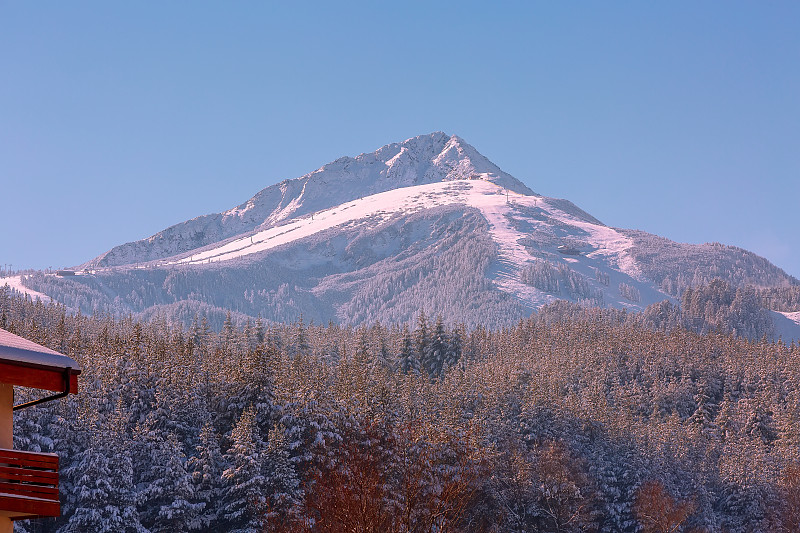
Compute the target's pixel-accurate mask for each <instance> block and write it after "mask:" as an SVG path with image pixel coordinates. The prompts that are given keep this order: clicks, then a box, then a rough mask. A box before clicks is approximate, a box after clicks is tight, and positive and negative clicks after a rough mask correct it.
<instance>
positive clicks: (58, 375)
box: [0, 329, 81, 394]
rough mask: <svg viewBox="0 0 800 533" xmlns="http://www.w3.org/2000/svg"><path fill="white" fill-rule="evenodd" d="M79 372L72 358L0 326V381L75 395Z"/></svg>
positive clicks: (78, 367) (79, 369) (77, 365)
mask: <svg viewBox="0 0 800 533" xmlns="http://www.w3.org/2000/svg"><path fill="white" fill-rule="evenodd" d="M80 373H81V367H80V365H79V364H78V363H77V361H75V360H74V359H73V358H71V357H67V356H66V355H63V354H60V353H58V352H56V351H55V350H51V349H50V348H46V347H44V346H41V345H39V344H36V343H35V342H31V341H29V340H27V339H23V338H22V337H20V336H18V335H14V334H13V333H9V332H8V331H6V330H4V329H0V383H5V384H10V385H19V386H22V387H31V388H36V389H45V390H51V391H56V392H71V393H73V394H76V393H77V392H78V374H80Z"/></svg>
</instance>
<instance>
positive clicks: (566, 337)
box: [0, 285, 800, 532]
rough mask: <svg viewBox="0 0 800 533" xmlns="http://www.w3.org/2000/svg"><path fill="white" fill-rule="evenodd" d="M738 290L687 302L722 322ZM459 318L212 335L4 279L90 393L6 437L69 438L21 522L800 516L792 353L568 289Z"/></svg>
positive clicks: (389, 524) (229, 329)
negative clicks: (50, 297) (49, 511)
mask: <svg viewBox="0 0 800 533" xmlns="http://www.w3.org/2000/svg"><path fill="white" fill-rule="evenodd" d="M726 290H727V291H728V293H729V292H731V289H730V286H728V287H727V289H726V287H724V286H719V285H718V286H714V287H712V286H709V287H707V288H703V289H697V291H696V292H695V293H691V294H690V295H689V296H685V298H687V303H688V304H689V305H694V304H696V305H697V307H698V309H699V307H701V306H702V307H703V308H704V309H705V308H708V309H709V310H712V309H714V310H715V311H714V313H715V316H718V317H720V318H719V320H720V321H723V322H724V321H725V320H728V321H731V320H734V319H732V318H731V316H733V315H735V313H733V312H732V311H731V310H732V309H733V310H736V309H738V307H737V306H736V305H734V300H735V299H736V295H735V294H734V296H733V298H729V297H728V296H727V293H726V292H725V291H726ZM762 296H763V295H757V294H755V293H753V294H750V293H748V294H745V293H744V292H742V293H741V294H740V300H742V301H743V302H745V303H746V302H750V301H751V300H753V301H754V300H757V299H758V298H759V297H762ZM693 302H694V303H693ZM708 302H712V304H709V305H706V304H707V303H708ZM737 305H738V304H737ZM742 305H743V306H744V307H747V306H746V305H744V304H742ZM740 307H742V306H740ZM709 312H711V311H709ZM732 313H733V315H732ZM446 319H447V317H444V319H442V318H438V317H426V316H425V314H424V313H421V314H420V315H419V317H418V319H417V321H416V324H414V326H413V327H409V326H386V325H381V324H374V325H371V326H361V327H357V328H354V327H340V326H337V325H333V324H329V325H327V326H322V325H315V324H305V323H304V322H303V321H302V320H300V321H298V322H295V323H293V324H285V325H279V324H269V325H267V324H264V323H261V322H260V321H252V322H246V323H244V324H243V325H241V327H239V326H236V325H235V324H234V321H233V320H232V319H229V320H227V321H226V323H225V325H224V326H223V327H222V329H221V331H219V332H215V331H213V330H212V329H211V328H210V327H209V326H208V322H207V321H205V320H203V318H202V317H197V318H196V320H195V321H194V323H193V325H192V327H190V328H183V327H179V326H174V325H171V324H168V323H166V322H164V321H159V320H153V321H150V322H147V323H140V322H137V321H135V320H134V319H132V318H127V319H115V318H111V317H106V316H84V315H70V314H67V313H66V312H65V310H64V308H63V307H61V306H58V305H56V304H50V305H45V304H42V303H41V302H38V301H37V302H32V301H31V300H30V299H29V298H23V297H20V296H17V295H15V294H12V293H11V292H10V291H8V290H2V289H0V327H2V328H5V329H7V330H9V331H11V332H13V333H16V334H18V335H22V336H24V337H26V338H28V339H31V340H33V341H35V342H38V343H41V344H44V345H46V346H48V347H50V348H53V349H56V350H59V351H61V352H63V353H65V354H67V355H70V356H71V357H73V358H75V359H77V360H78V361H79V362H80V363H81V365H82V367H83V373H82V374H81V379H80V382H81V389H80V394H78V395H77V397H75V398H73V397H70V398H69V399H63V400H60V401H59V402H53V403H49V404H45V405H43V406H40V407H36V408H32V409H28V410H24V411H22V412H20V413H18V415H17V416H16V417H15V445H16V447H18V448H20V449H26V450H32V451H46V452H56V453H58V454H59V455H60V457H61V465H62V475H61V477H62V486H61V496H62V510H63V516H62V517H60V518H58V519H47V520H40V521H36V522H29V523H26V522H20V523H18V525H17V527H18V529H19V531H27V532H55V531H58V532H78V531H81V532H83V531H139V532H143V531H151V532H167V531H170V532H171V531H208V532H210V531H238V532H256V531H309V532H311V531H314V532H340V531H398V532H447V531H449V532H456V531H478V532H480V531H487V532H488V531H497V532H500V531H510V532H523V531H553V532H555V531H575V532H577V531H598V532H616V531H621V532H635V531H730V532H751V531H797V530H798V527H800V514H799V513H798V508H800V423H798V422H799V421H800V386H799V385H798V384H800V347H798V346H795V345H794V344H793V343H792V344H790V345H789V346H787V345H785V344H784V343H782V342H777V343H771V342H766V341H759V340H747V339H745V338H741V337H735V336H732V335H729V334H727V333H723V332H722V331H723V330H725V328H724V327H714V328H711V327H709V328H704V329H703V330H702V332H701V333H702V334H700V333H698V332H697V331H690V329H691V328H690V329H687V328H685V327H684V326H685V323H684V322H685V317H683V316H682V315H681V314H680V313H679V312H678V311H676V308H675V307H674V306H671V305H664V306H660V307H659V306H656V307H653V308H651V309H648V310H647V311H646V312H645V313H642V314H633V313H626V312H624V311H617V310H601V309H588V308H583V307H579V306H576V305H572V304H565V303H556V304H553V305H550V306H546V307H544V308H542V309H541V310H540V311H539V312H538V313H536V314H534V315H532V316H531V317H530V318H529V319H526V320H522V321H520V322H519V323H518V324H516V325H515V326H514V327H510V328H506V329H501V330H487V329H484V328H480V327H477V328H472V329H467V328H465V327H463V326H459V325H457V324H451V323H449V322H447V320H446ZM720 323H722V322H720ZM731 323H733V322H731ZM17 394H18V397H19V398H18V399H19V400H20V401H21V400H24V399H26V398H27V397H29V396H30V395H31V393H30V392H29V391H25V390H19V391H18V393H17Z"/></svg>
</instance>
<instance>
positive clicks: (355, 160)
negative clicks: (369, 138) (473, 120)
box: [87, 131, 534, 266]
mask: <svg viewBox="0 0 800 533" xmlns="http://www.w3.org/2000/svg"><path fill="white" fill-rule="evenodd" d="M462 179H480V180H484V181H487V182H491V183H494V184H496V185H498V186H500V187H502V188H504V189H508V190H510V191H513V192H517V193H519V194H523V195H532V194H534V193H533V191H531V190H530V189H529V188H528V187H526V186H525V185H524V184H523V183H522V182H520V181H518V180H517V179H515V178H514V177H512V176H511V175H509V174H507V173H505V172H503V171H502V170H501V169H500V168H499V167H498V166H497V165H495V164H494V163H492V162H491V161H489V160H488V159H487V158H486V157H484V156H483V155H482V154H480V153H479V152H478V151H477V150H476V149H475V148H473V147H472V146H471V145H469V144H468V143H467V142H466V141H464V140H463V139H462V138H460V137H458V136H457V135H448V134H446V133H444V132H441V131H437V132H433V133H430V134H427V135H419V136H417V137H412V138H410V139H406V140H405V141H403V142H400V143H393V144H387V145H385V146H383V147H381V148H379V149H378V150H376V151H374V152H370V153H363V154H360V155H358V156H356V157H341V158H339V159H337V160H335V161H333V162H331V163H328V164H326V165H323V166H322V167H320V168H318V169H317V170H315V171H313V172H310V173H308V174H306V175H304V176H301V177H299V178H295V179H288V180H284V181H282V182H280V183H278V184H276V185H272V186H270V187H267V188H265V189H263V190H262V191H260V192H258V193H257V194H256V195H255V196H253V197H252V198H250V199H249V200H247V201H246V202H244V203H242V204H240V205H239V206H237V207H234V208H232V209H229V210H227V211H225V212H223V213H219V214H213V215H206V216H202V217H198V218H195V219H192V220H189V221H186V222H183V223H181V224H177V225H175V226H172V227H170V228H167V229H165V230H164V231H162V232H159V233H157V234H156V235H153V236H151V237H149V238H147V239H143V240H141V241H136V242H132V243H127V244H123V245H121V246H118V247H116V248H114V249H112V250H110V251H108V252H106V253H105V254H103V255H101V256H100V257H98V258H96V259H94V260H92V261H90V262H89V263H87V265H91V266H114V265H125V264H131V263H140V262H146V261H152V260H156V259H161V258H165V257H169V256H172V255H175V254H178V253H182V252H187V251H189V250H194V249H197V248H200V247H203V246H207V245H209V244H212V243H214V242H218V241H221V240H224V239H227V238H230V237H232V236H234V235H237V234H240V233H243V232H248V231H253V230H256V229H265V228H269V227H272V226H274V225H276V224H281V223H283V222H285V221H287V220H289V219H291V218H294V217H298V216H304V215H308V214H312V213H315V212H318V211H323V210H325V209H329V208H332V207H334V206H337V205H340V204H343V203H345V202H348V201H352V200H355V199H359V198H364V197H366V196H370V195H374V194H379V193H382V192H386V191H392V190H395V189H400V188H404V187H413V186H417V185H424V184H431V183H437V182H446V181H453V180H462Z"/></svg>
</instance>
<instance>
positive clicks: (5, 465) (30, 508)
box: [0, 448, 61, 520]
mask: <svg viewBox="0 0 800 533" xmlns="http://www.w3.org/2000/svg"><path fill="white" fill-rule="evenodd" d="M0 514H2V515H5V516H10V517H11V518H12V519H15V520H17V519H23V518H36V517H39V516H59V515H60V514H61V507H60V504H59V501H58V455H56V454H54V453H35V452H23V451H19V450H7V449H4V448H0Z"/></svg>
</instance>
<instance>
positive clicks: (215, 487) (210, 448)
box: [188, 421, 227, 531]
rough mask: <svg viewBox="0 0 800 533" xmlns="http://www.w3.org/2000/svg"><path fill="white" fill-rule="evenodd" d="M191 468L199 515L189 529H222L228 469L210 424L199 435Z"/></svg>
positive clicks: (190, 460) (206, 424) (191, 460)
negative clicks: (223, 477)
mask: <svg viewBox="0 0 800 533" xmlns="http://www.w3.org/2000/svg"><path fill="white" fill-rule="evenodd" d="M188 467H189V470H190V472H191V475H192V484H193V485H194V488H193V491H194V496H195V503H197V504H199V505H200V506H201V507H200V508H199V512H198V514H197V517H196V520H195V522H194V523H192V524H190V526H189V529H190V530H192V531H194V530H203V531H217V530H219V522H220V519H221V516H220V515H221V513H222V511H223V510H222V509H221V506H220V501H221V500H222V494H223V486H222V473H223V472H224V471H225V470H226V469H227V465H226V464H225V459H224V457H223V456H222V452H221V451H220V449H219V438H218V437H217V434H216V432H215V431H214V427H213V426H212V425H211V422H210V421H209V422H206V423H205V425H204V426H203V429H202V430H201V432H200V439H199V442H198V444H197V448H196V453H195V456H194V457H192V458H190V459H189V462H188Z"/></svg>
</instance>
